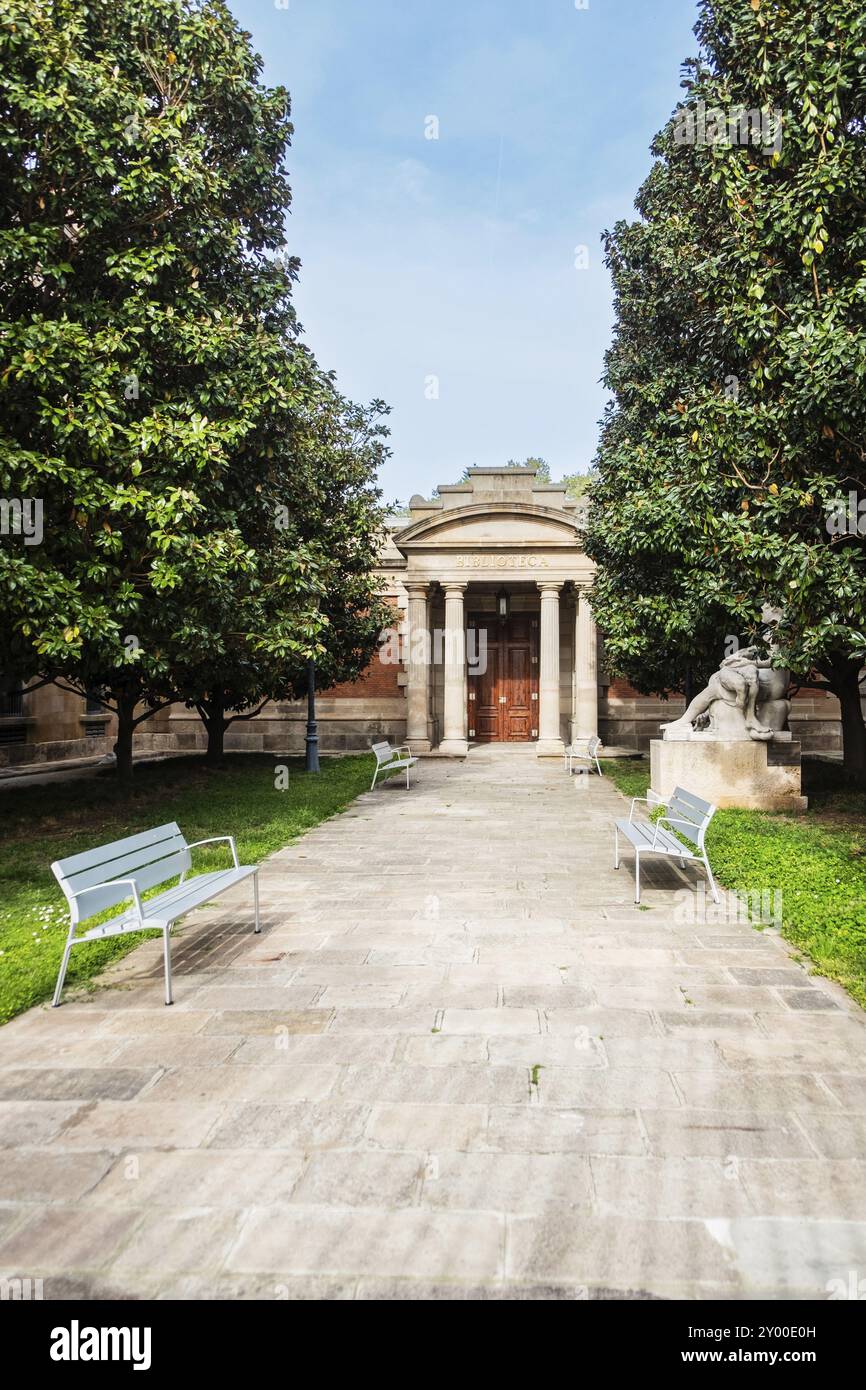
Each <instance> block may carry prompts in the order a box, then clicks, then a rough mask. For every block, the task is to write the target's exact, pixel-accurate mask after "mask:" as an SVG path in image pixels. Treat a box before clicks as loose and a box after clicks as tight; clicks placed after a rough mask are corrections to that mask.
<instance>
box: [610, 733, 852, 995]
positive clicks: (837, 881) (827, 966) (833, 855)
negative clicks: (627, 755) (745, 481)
mask: <svg viewBox="0 0 866 1390" xmlns="http://www.w3.org/2000/svg"><path fill="white" fill-rule="evenodd" d="M602 767H603V769H604V772H605V775H606V776H608V777H610V778H611V779H612V780H613V781H614V782H615V783H616V785H617V787H618V788H619V790H620V791H621V792H623V793H624V795H625V796H629V797H631V796H645V795H646V789H647V787H648V786H649V761H648V759H645V758H640V759H634V760H631V759H630V760H625V759H622V760H619V759H613V758H609V759H607V760H606V761H604V762H603V763H602ZM803 790H804V792H805V793H806V795H807V796H808V797H809V810H808V811H806V812H805V813H804V814H802V815H797V816H793V815H789V814H787V813H785V814H776V813H771V812H767V811H717V812H716V815H715V817H714V818H713V822H712V824H711V826H710V828H709V830H708V831H707V848H708V851H709V856H710V863H711V864H712V866H713V872H714V873H715V875H716V877H717V878H718V880H719V882H720V883H722V884H724V886H725V887H726V888H731V889H735V890H739V891H741V892H745V893H756V894H758V893H764V892H766V891H768V890H769V891H770V892H771V893H772V892H773V890H776V889H779V890H780V891H781V916H782V928H781V929H782V935H783V936H784V937H785V939H786V940H787V941H790V942H791V944H792V945H793V946H796V947H797V948H798V950H800V951H802V953H803V954H804V955H805V956H808V957H809V958H810V959H811V960H812V961H813V962H814V965H815V967H816V973H818V974H820V975H826V976H828V977H829V978H830V979H831V980H838V981H839V983H840V984H842V985H844V986H845V988H846V989H847V990H848V992H849V993H850V994H851V995H852V996H853V997H854V998H855V999H856V1000H857V1001H858V1003H860V1004H862V1005H863V1006H864V1007H866V792H862V791H858V790H854V789H852V788H851V786H850V785H849V784H848V783H847V781H846V777H845V774H844V771H843V769H842V768H841V767H840V766H838V765H836V764H833V763H828V762H823V761H821V760H820V759H817V758H815V759H808V758H804V760H803ZM759 929H760V928H759Z"/></svg>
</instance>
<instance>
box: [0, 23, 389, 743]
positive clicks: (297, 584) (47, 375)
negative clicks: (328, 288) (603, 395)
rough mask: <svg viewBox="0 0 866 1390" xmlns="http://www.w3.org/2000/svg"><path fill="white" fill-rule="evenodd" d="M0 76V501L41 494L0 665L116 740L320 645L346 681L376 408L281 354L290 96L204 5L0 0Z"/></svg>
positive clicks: (377, 432) (243, 37)
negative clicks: (108, 710)
mask: <svg viewBox="0 0 866 1390" xmlns="http://www.w3.org/2000/svg"><path fill="white" fill-rule="evenodd" d="M0 59H2V69H3V77H2V94H3V100H2V105H0V128H2V137H3V138H2V146H3V154H2V156H0V159H2V170H3V183H4V195H5V196H4V217H3V223H2V226H0V295H2V304H3V310H2V322H0V333H2V342H3V347H2V359H3V360H2V363H0V494H2V495H4V496H7V497H28V498H34V497H35V498H40V499H42V501H43V504H44V523H43V524H44V540H43V543H42V544H41V545H38V546H33V547H28V548H25V547H24V546H23V545H22V544H21V542H20V540H18V539H17V538H14V537H11V538H10V537H7V538H4V540H3V544H2V546H0V586H2V592H3V597H4V609H5V616H6V619H7V623H6V625H5V627H4V632H3V635H2V637H0V666H2V668H3V669H4V670H5V671H6V672H7V673H8V674H11V675H22V676H27V677H29V676H32V675H33V674H34V673H36V672H39V673H42V674H43V675H45V676H46V677H49V678H51V677H57V676H61V677H62V678H63V679H64V681H66V682H71V683H72V685H73V687H74V688H76V689H78V690H87V689H99V690H100V691H103V692H106V699H107V700H108V701H109V702H113V707H115V708H117V709H118V712H119V714H120V715H121V732H122V735H123V737H124V738H125V740H126V744H127V745H129V744H130V743H131V732H132V712H133V709H134V707H135V705H136V703H137V702H144V704H143V705H141V704H140V705H139V709H140V710H143V713H140V714H139V715H138V718H139V719H140V718H142V717H146V716H147V714H148V713H149V712H150V711H151V710H152V709H153V708H155V707H156V706H157V704H158V702H159V701H160V700H167V699H170V698H172V697H173V696H174V695H175V694H176V693H180V694H181V696H182V697H184V698H193V699H195V700H200V699H210V698H211V697H212V696H213V695H214V687H215V686H216V685H217V684H218V679H219V678H221V680H222V686H223V687H224V688H223V689H221V690H220V691H218V692H217V694H218V696H219V698H220V699H222V700H223V702H226V701H227V702H228V704H229V705H231V706H239V705H242V704H245V703H248V702H250V701H251V700H255V699H258V698H260V697H264V696H265V695H280V694H289V693H291V691H292V686H293V681H294V679H295V677H296V674H297V672H298V670H300V669H301V668H302V667H303V663H304V662H305V661H306V659H307V657H308V656H311V655H315V654H316V653H318V652H320V651H321V650H322V648H323V646H324V644H325V642H326V641H327V643H328V646H329V650H330V653H331V658H330V659H331V661H332V664H333V667H334V671H335V673H336V674H337V675H338V677H339V678H342V677H341V674H340V673H342V672H343V671H344V670H345V671H353V670H354V669H355V668H356V667H357V665H358V663H359V662H362V661H363V660H365V659H367V658H368V657H369V655H370V654H371V652H372V650H373V649H374V647H375V642H376V637H377V631H376V618H377V610H376V594H377V586H376V584H375V582H374V581H373V579H372V577H371V565H372V562H373V560H374V559H375V549H376V533H377V531H378V527H379V525H380V521H381V508H380V506H379V498H378V493H377V491H376V489H375V487H374V485H373V483H372V478H373V477H374V471H375V467H376V466H377V464H378V463H379V462H380V461H381V458H382V457H383V454H384V444H383V434H384V429H383V427H382V426H381V424H380V418H381V416H382V414H383V413H384V407H383V406H382V404H381V403H380V402H375V403H374V404H373V406H371V407H370V408H369V410H367V411H363V410H359V408H357V407H354V406H352V405H351V403H349V402H347V401H345V400H343V399H342V398H341V397H340V396H339V394H338V393H337V391H336V389H335V386H334V383H333V380H332V379H331V378H330V376H328V375H327V374H325V373H323V372H322V371H321V370H320V369H319V368H318V367H317V365H316V363H315V362H314V360H313V359H312V357H311V356H310V354H309V352H308V351H307V350H306V349H305V348H304V347H303V345H302V343H301V341H300V338H299V332H298V327H297V324H296V322H295V314H294V309H293V306H292V301H291V288H292V283H293V281H294V280H295V278H296V275H297V262H296V260H294V259H293V258H292V257H289V256H286V255H285V253H284V250H283V237H284V226H285V219H286V216H287V213H288V211H289V207H290V202H291V194H290V189H289V185H288V181H287V178H286V174H285V170H284V167H283V161H284V157H285V154H286V150H287V146H288V143H289V139H290V135H291V131H292V127H291V124H290V122H289V101H288V96H287V93H286V92H285V91H284V90H282V89H280V88H276V89H270V88H267V87H266V86H264V85H263V84H262V82H261V68H262V64H261V60H260V59H259V58H258V57H257V56H256V54H255V53H254V52H253V50H252V48H251V47H250V43H249V35H247V34H245V33H244V32H243V31H241V30H240V28H239V27H238V25H237V23H236V22H235V20H234V18H233V17H232V15H231V13H230V11H229V9H228V8H227V6H226V5H225V4H224V3H222V0H201V3H199V0H117V3H114V4H111V5H104V4H99V3H88V0H63V3H57V4H54V5H47V4H46V5H42V6H40V5H39V4H33V3H31V0H0ZM193 687H195V688H193ZM119 755H120V748H119ZM128 755H129V747H128V746H127V747H126V748H125V756H126V758H127V761H128Z"/></svg>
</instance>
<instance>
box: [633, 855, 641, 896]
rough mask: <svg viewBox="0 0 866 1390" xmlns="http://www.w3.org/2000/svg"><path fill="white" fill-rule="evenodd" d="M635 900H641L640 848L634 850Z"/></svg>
mask: <svg viewBox="0 0 866 1390" xmlns="http://www.w3.org/2000/svg"><path fill="white" fill-rule="evenodd" d="M634 900H635V902H636V903H639V902H640V850H639V849H636V850H635V852H634Z"/></svg>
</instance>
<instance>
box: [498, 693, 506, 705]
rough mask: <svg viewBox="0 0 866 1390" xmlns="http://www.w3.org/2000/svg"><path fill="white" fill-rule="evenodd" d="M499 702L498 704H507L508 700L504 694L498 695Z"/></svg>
mask: <svg viewBox="0 0 866 1390" xmlns="http://www.w3.org/2000/svg"><path fill="white" fill-rule="evenodd" d="M499 703H500V705H507V704H508V700H507V698H506V697H505V696H504V695H500V697H499Z"/></svg>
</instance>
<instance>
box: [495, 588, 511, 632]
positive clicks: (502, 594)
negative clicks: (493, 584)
mask: <svg viewBox="0 0 866 1390" xmlns="http://www.w3.org/2000/svg"><path fill="white" fill-rule="evenodd" d="M510 604H511V599H510V597H509V593H508V590H507V589H506V587H505V585H504V584H503V586H502V588H501V589H500V590H499V593H498V594H497V595H496V611H497V613H498V614H499V620H500V622H503V623H504V622H505V619H506V618H507V617H508V613H509V608H510Z"/></svg>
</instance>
